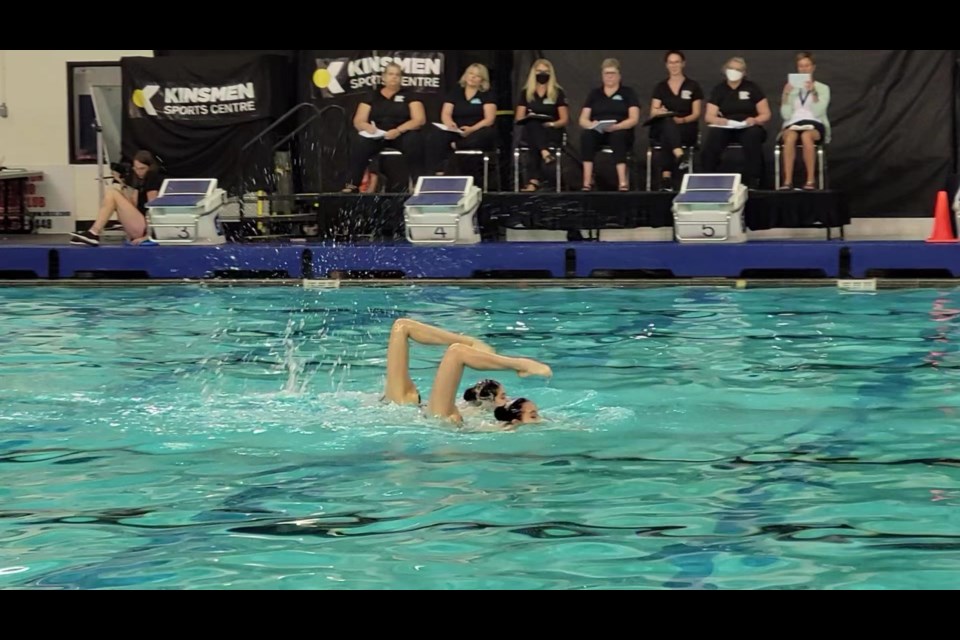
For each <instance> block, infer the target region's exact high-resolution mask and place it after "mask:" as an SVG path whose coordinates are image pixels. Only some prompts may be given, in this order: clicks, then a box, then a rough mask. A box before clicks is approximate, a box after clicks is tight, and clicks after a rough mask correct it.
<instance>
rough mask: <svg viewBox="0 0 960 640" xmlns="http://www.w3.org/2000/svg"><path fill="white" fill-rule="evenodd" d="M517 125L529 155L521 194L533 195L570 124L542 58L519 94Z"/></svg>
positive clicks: (553, 74)
mask: <svg viewBox="0 0 960 640" xmlns="http://www.w3.org/2000/svg"><path fill="white" fill-rule="evenodd" d="M516 123H517V126H518V127H521V128H522V134H521V135H522V136H523V139H524V140H525V141H526V143H527V144H528V145H529V146H530V151H531V153H529V154H527V162H526V164H527V166H526V175H527V186H526V187H524V188H523V190H524V191H536V190H537V189H539V188H540V183H541V179H540V176H541V175H545V174H546V173H547V172H546V171H545V168H546V167H547V166H549V165H552V164H553V163H555V162H556V161H557V159H556V158H555V157H554V155H553V154H552V153H551V152H550V149H551V147H552V148H557V147H560V146H561V145H562V144H563V130H564V128H565V127H566V126H567V125H568V124H569V123H570V106H569V105H568V104H567V95H566V94H565V93H564V91H563V88H562V87H561V86H560V84H559V83H558V82H557V72H556V70H555V69H554V68H553V63H551V62H550V61H549V60H545V59H543V58H541V59H539V60H537V61H536V62H534V63H533V65H532V66H531V67H530V73H529V75H528V76H527V84H526V85H524V87H523V91H522V92H521V93H520V104H518V105H517V119H516Z"/></svg>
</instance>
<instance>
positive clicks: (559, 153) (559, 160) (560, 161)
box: [556, 149, 563, 193]
mask: <svg viewBox="0 0 960 640" xmlns="http://www.w3.org/2000/svg"><path fill="white" fill-rule="evenodd" d="M556 151H557V153H556V163H557V178H556V180H557V193H560V192H561V191H563V186H562V185H561V182H562V181H563V149H557V150H556Z"/></svg>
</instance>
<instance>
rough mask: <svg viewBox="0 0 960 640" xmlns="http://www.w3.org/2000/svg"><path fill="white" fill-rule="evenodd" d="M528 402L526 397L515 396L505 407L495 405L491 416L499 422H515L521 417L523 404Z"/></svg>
mask: <svg viewBox="0 0 960 640" xmlns="http://www.w3.org/2000/svg"><path fill="white" fill-rule="evenodd" d="M528 402H530V401H529V400H527V399H526V398H517V399H516V400H514V401H513V402H511V403H510V404H508V405H507V406H505V407H497V410H496V411H494V412H493V417H494V418H496V419H497V420H499V421H500V422H507V423H512V422H517V421H518V420H522V419H523V405H524V404H526V403H528Z"/></svg>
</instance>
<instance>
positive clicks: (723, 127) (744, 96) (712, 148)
mask: <svg viewBox="0 0 960 640" xmlns="http://www.w3.org/2000/svg"><path fill="white" fill-rule="evenodd" d="M723 72H724V75H725V76H726V81H725V82H722V83H720V84H719V85H717V86H716V88H714V90H713V92H712V93H711V94H710V99H709V100H708V101H707V115H706V118H705V120H706V122H707V125H709V126H710V127H711V129H710V134H709V135H708V136H707V141H706V144H704V147H703V170H704V172H705V173H716V171H717V169H719V168H720V160H721V158H722V156H723V152H724V150H725V149H726V148H727V147H728V146H729V145H731V144H734V143H737V144H740V145H741V146H742V147H743V155H744V161H745V164H746V167H745V171H744V176H743V177H744V182H745V184H746V185H747V186H748V187H750V188H751V189H757V188H759V186H760V176H761V174H762V173H763V143H764V141H765V140H766V139H767V131H766V129H764V125H766V124H767V123H768V122H770V119H771V118H772V113H771V111H770V103H769V102H768V101H767V96H766V95H765V94H764V93H763V90H762V89H761V88H760V87H759V86H758V85H757V84H756V83H754V82H752V81H750V80H748V79H747V78H746V75H747V63H746V61H745V60H744V59H743V58H730V59H729V60H728V61H727V63H726V64H725V65H724V66H723Z"/></svg>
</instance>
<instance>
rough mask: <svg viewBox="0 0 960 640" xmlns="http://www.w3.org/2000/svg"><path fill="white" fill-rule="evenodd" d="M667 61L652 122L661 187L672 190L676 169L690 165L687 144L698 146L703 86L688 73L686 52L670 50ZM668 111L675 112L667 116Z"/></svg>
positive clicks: (652, 114) (651, 127)
mask: <svg viewBox="0 0 960 640" xmlns="http://www.w3.org/2000/svg"><path fill="white" fill-rule="evenodd" d="M665 61H666V64H667V73H668V76H667V79H666V80H664V81H663V82H661V83H660V84H658V85H657V86H656V88H655V89H654V90H653V102H652V104H651V105H650V114H651V116H652V117H654V118H656V119H655V120H654V121H653V122H652V124H651V125H650V143H651V144H654V145H659V146H660V155H661V158H660V167H661V171H662V181H661V183H660V185H661V189H662V190H672V188H673V173H674V171H677V170H680V171H686V170H687V169H688V168H689V165H688V164H687V163H686V162H683V147H688V148H691V149H692V148H693V147H695V146H696V144H697V138H698V137H699V135H700V127H699V124H698V123H699V120H700V114H701V113H702V111H703V89H701V88H700V85H699V84H698V83H697V82H695V81H694V80H691V79H690V78H688V77H686V76H685V75H684V73H683V71H684V68H685V67H686V66H687V57H686V56H685V55H684V54H683V52H682V51H668V52H667V55H666V59H665ZM667 113H672V114H673V115H672V116H665V115H663V114H667ZM656 116H661V117H659V118H657V117H656Z"/></svg>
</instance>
